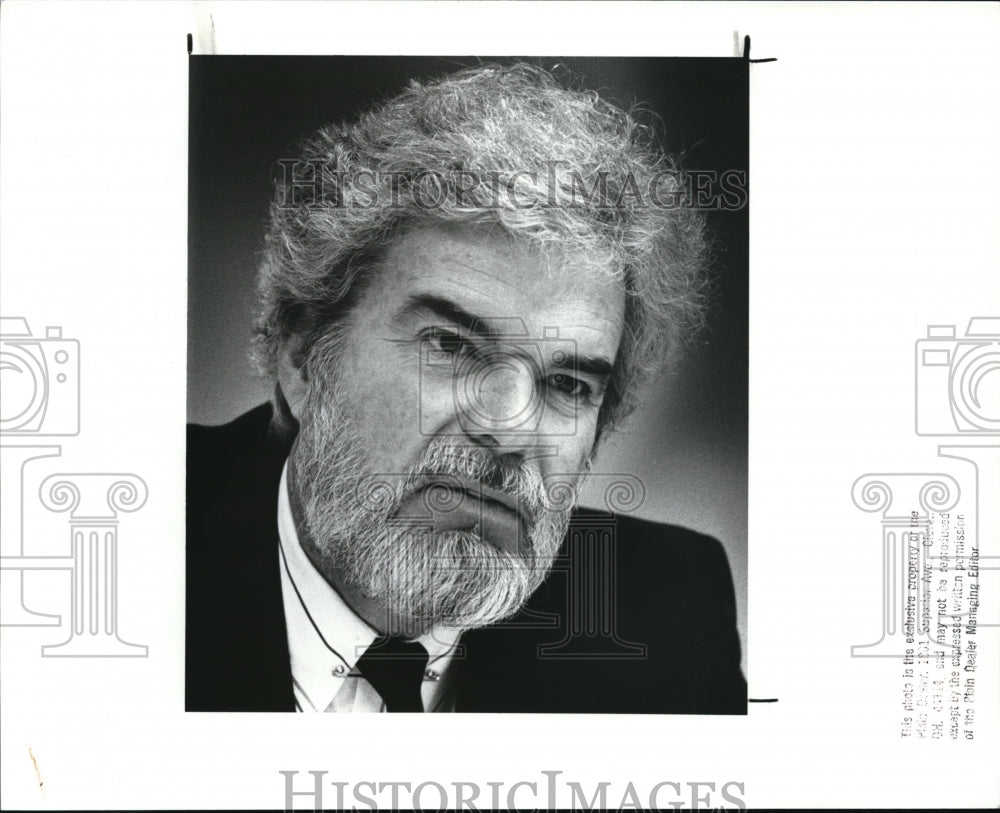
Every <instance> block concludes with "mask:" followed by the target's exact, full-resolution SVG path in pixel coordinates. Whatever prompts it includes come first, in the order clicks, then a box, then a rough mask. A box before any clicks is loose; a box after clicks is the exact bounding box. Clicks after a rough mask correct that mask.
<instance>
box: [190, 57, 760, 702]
mask: <svg viewBox="0 0 1000 813" xmlns="http://www.w3.org/2000/svg"><path fill="white" fill-rule="evenodd" d="M190 71H191V73H190V76H191V84H190V94H191V97H190V98H191V108H190V110H191V115H190V120H189V126H190V133H191V137H190V151H189V161H190V183H189V195H190V197H189V202H190V208H189V232H188V234H189V249H190V255H189V274H190V276H189V298H188V309H189V310H188V312H189V331H188V408H189V419H190V421H191V423H192V426H191V428H190V430H189V435H188V445H187V461H188V462H187V471H188V477H187V630H186V641H187V659H186V663H187V667H186V708H187V709H188V710H189V711H300V712H312V711H316V712H364V711H368V712H378V711H388V712H439V711H440V712H449V711H457V712H463V711H497V712H591V713H594V712H619V713H660V714H745V713H746V701H747V697H746V682H745V679H744V675H743V671H742V669H743V666H742V663H745V659H744V658H743V657H742V656H743V654H744V651H745V647H746V634H745V632H746V622H745V611H746V561H747V555H746V554H747V551H746V442H747V427H746V421H747V215H748V193H749V185H748V176H747V150H748V143H747V138H748V81H747V79H748V65H747V63H746V61H745V60H742V59H740V58H723V59H707V58H693V59H669V58H645V59H644V58H635V57H629V58H617V59H615V58H604V59H600V58H570V59H565V58H563V59H560V58H541V57H530V58H519V57H507V58H489V59H486V58H472V57H470V58H455V57H440V58H433V57H384V56H383V57H235V56H234V57H223V56H204V57H199V56H195V57H192V59H191V66H190ZM720 540H721V541H720ZM222 573H225V574H226V577H225V579H223V580H220V574H222ZM737 596H738V597H739V598H738V600H737ZM206 619H211V622H209V623H206ZM741 661H742V663H741ZM234 673H239V674H247V673H252V674H253V676H254V677H253V679H252V680H246V681H239V682H236V683H234V681H233V680H232V675H233V674H234ZM514 676H516V677H514Z"/></svg>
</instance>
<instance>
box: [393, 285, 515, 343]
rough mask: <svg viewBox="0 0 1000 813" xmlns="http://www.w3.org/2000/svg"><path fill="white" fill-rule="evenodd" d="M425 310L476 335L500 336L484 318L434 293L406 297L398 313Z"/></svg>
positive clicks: (415, 313) (421, 311)
mask: <svg viewBox="0 0 1000 813" xmlns="http://www.w3.org/2000/svg"><path fill="white" fill-rule="evenodd" d="M427 312H429V313H432V314H433V315H434V316H436V317H438V318H440V319H441V321H442V322H443V323H446V324H455V325H461V326H462V327H464V328H465V329H466V330H467V331H469V333H472V334H474V335H476V336H482V337H484V338H487V339H494V340H495V339H498V338H500V333H499V332H498V331H497V330H495V329H493V328H492V327H491V326H490V324H489V323H488V322H487V321H486V320H485V319H482V318H481V317H479V316H475V315H473V314H471V313H469V312H468V311H467V310H465V308H463V307H462V306H461V305H459V304H458V303H457V302H452V301H451V300H450V299H448V298H447V297H443V296H437V295H435V294H412V295H411V296H409V297H407V299H406V303H405V304H404V305H403V307H402V308H400V310H399V314H398V315H399V316H417V315H421V314H423V313H427Z"/></svg>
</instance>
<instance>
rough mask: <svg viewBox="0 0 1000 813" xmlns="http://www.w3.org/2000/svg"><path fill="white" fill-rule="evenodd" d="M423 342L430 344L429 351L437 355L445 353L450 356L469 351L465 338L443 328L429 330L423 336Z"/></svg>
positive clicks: (468, 344)
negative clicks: (431, 350)
mask: <svg viewBox="0 0 1000 813" xmlns="http://www.w3.org/2000/svg"><path fill="white" fill-rule="evenodd" d="M425 341H427V342H428V344H430V346H431V349H433V350H435V351H437V352H439V353H447V354H448V355H450V356H455V355H458V354H459V353H462V352H467V351H468V350H469V349H470V343H469V341H468V340H467V339H465V337H463V336H461V335H459V334H458V333H455V332H454V331H453V330H445V329H444V328H434V329H432V330H429V331H428V332H427V335H426V336H425Z"/></svg>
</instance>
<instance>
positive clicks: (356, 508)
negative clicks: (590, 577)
mask: <svg viewBox="0 0 1000 813" xmlns="http://www.w3.org/2000/svg"><path fill="white" fill-rule="evenodd" d="M311 384H312V386H311V387H310V395H309V396H308V397H307V399H306V402H305V404H304V407H303V416H302V421H301V428H300V431H299V435H298V437H297V439H296V443H295V447H294V450H293V454H292V459H291V463H290V465H291V469H292V471H291V474H292V479H291V483H292V488H293V489H294V490H295V495H294V497H295V498H297V502H298V505H299V507H300V512H301V516H300V517H299V518H298V519H300V521H301V523H302V524H303V525H304V527H303V528H300V532H299V536H300V539H301V541H302V544H303V547H304V548H305V549H306V551H307V553H308V554H309V555H310V559H311V560H312V561H313V563H314V564H315V565H316V567H317V569H318V570H319V571H320V572H321V573H322V574H323V576H324V577H325V578H326V579H327V581H329V582H330V583H331V584H333V585H338V584H339V585H341V586H343V587H347V588H349V589H350V590H352V591H356V592H357V593H358V594H360V595H361V596H363V597H364V598H366V599H372V600H375V601H377V602H378V603H379V604H380V605H381V606H383V607H385V608H386V612H387V614H388V617H387V618H386V619H385V622H384V625H382V626H381V627H380V628H381V629H393V628H398V627H399V626H400V625H402V626H406V627H412V626H417V627H423V628H429V627H432V626H446V627H457V628H461V629H472V628H476V627H482V626H485V625H488V624H492V623H496V622H498V621H500V620H502V619H504V618H508V617H510V616H512V615H514V614H515V613H516V612H517V611H518V610H519V609H520V608H521V607H522V606H524V604H525V603H526V602H527V600H528V598H529V597H530V596H531V594H532V593H533V592H534V591H535V590H536V589H537V588H538V587H539V585H541V583H542V582H543V581H544V580H545V578H546V576H547V575H548V573H549V572H550V570H551V569H552V565H553V563H554V561H555V558H556V555H557V553H558V551H559V547H560V545H561V543H562V539H563V537H564V535H565V533H566V529H567V527H568V525H569V519H570V514H571V512H572V507H573V504H574V502H575V492H576V489H575V488H572V489H571V491H570V494H569V496H568V498H567V493H566V485H565V477H564V478H563V482H562V483H561V484H560V485H559V487H558V489H559V491H560V493H559V495H558V499H552V498H550V496H549V495H548V494H547V492H546V489H545V486H544V484H543V482H542V478H541V475H540V474H539V473H538V472H537V471H536V470H534V469H530V468H528V467H526V466H523V465H515V464H511V463H510V462H508V461H505V460H503V459H501V458H498V457H496V456H495V455H493V454H491V453H490V452H488V451H486V450H485V449H483V448H481V447H478V446H472V445H457V444H453V443H450V442H447V441H444V440H443V439H440V438H435V439H432V440H431V442H430V443H429V444H428V447H427V449H426V450H425V452H424V454H423V456H422V459H421V460H420V461H419V462H418V463H417V464H416V465H414V466H413V467H412V468H411V469H410V470H408V471H406V472H401V473H380V472H377V471H375V470H374V469H373V468H372V467H371V465H370V463H369V461H368V458H367V455H366V454H365V450H364V445H363V443H362V441H361V439H360V438H359V437H358V435H357V432H356V431H355V430H354V428H353V426H352V423H351V420H350V416H349V415H348V414H347V413H346V411H345V409H344V405H345V401H346V399H345V398H344V397H343V395H342V394H341V393H339V392H337V389H338V388H337V387H336V385H335V383H333V382H330V381H317V377H313V380H312V382H311ZM449 477H461V478H464V479H465V480H467V481H468V480H471V481H473V482H481V483H484V484H486V485H488V486H489V487H491V488H495V489H499V490H501V491H504V492H505V493H507V494H509V495H511V496H512V497H514V498H516V499H517V501H518V504H519V506H520V507H521V509H522V513H523V515H524V516H525V517H526V518H527V520H526V523H525V528H526V533H524V536H525V537H526V538H524V539H521V540H519V544H518V546H517V551H516V552H514V553H511V552H508V551H506V550H500V549H498V548H497V547H495V546H494V545H492V544H490V543H489V542H488V541H486V540H484V539H483V538H482V536H481V534H480V533H479V530H478V527H477V528H473V529H471V530H464V529H463V530H438V531H436V530H434V529H433V528H431V527H429V526H430V522H429V520H428V521H426V522H423V523H421V522H420V521H419V520H418V521H414V520H413V519H402V518H400V517H399V516H398V513H399V509H400V506H401V504H402V503H403V501H404V500H406V499H407V498H408V497H410V496H411V495H413V494H415V493H417V492H419V491H420V490H421V488H425V486H427V484H428V481H429V480H430V481H431V482H432V485H431V486H430V487H429V488H425V490H424V491H423V493H422V497H423V498H424V503H425V505H429V506H432V507H433V506H434V504H435V503H436V502H438V503H440V502H442V501H446V500H448V499H449V495H452V496H453V494H454V492H450V491H448V490H446V489H441V490H437V489H435V488H434V486H433V482H437V483H442V482H444V483H446V482H447V481H448V479H449ZM553 495H555V490H554V491H553ZM293 499H294V498H293ZM438 507H440V505H439V506H438Z"/></svg>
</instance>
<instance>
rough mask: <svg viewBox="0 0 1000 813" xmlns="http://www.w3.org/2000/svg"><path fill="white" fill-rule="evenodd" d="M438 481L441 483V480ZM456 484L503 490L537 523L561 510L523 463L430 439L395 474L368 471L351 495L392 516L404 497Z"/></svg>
mask: <svg viewBox="0 0 1000 813" xmlns="http://www.w3.org/2000/svg"><path fill="white" fill-rule="evenodd" d="M442 481H444V482H443V483H442ZM449 481H451V482H452V483H454V484H455V485H457V486H458V487H459V488H465V487H466V485H467V484H478V485H480V486H481V487H482V489H483V496H486V497H490V496H492V494H491V493H498V494H502V495H504V496H505V497H507V498H508V499H509V500H510V501H511V502H513V503H515V504H516V505H517V506H518V508H519V509H520V510H521V511H523V513H524V516H525V517H526V518H527V519H528V521H529V522H531V523H535V522H537V521H538V520H539V519H540V518H542V516H543V515H544V514H546V513H547V512H550V511H562V510H564V509H565V506H566V503H565V500H562V499H561V500H560V501H559V503H560V504H559V505H557V504H556V502H554V501H553V500H552V499H550V496H549V494H548V491H547V489H546V487H545V482H544V480H543V478H542V475H541V473H540V472H538V471H537V470H536V469H534V468H531V467H529V466H526V465H525V464H524V463H523V462H520V461H512V460H507V459H504V458H502V457H500V456H498V455H496V454H494V453H492V452H490V451H488V450H486V449H483V448H481V447H476V446H471V445H459V444H454V443H450V442H448V441H445V440H434V441H432V442H431V444H430V445H428V447H427V448H426V449H425V450H424V452H423V454H422V455H421V457H420V459H419V460H418V461H417V462H416V463H414V464H413V465H412V466H411V467H410V468H409V469H408V470H406V471H405V472H401V473H398V474H391V473H372V474H367V475H364V476H363V477H362V478H361V480H360V481H357V480H356V481H355V483H354V493H355V499H356V500H357V501H358V503H360V504H361V505H362V506H363V507H365V508H367V509H368V510H369V511H372V512H373V513H374V514H377V515H379V516H381V517H383V518H388V517H389V516H391V515H392V514H393V513H394V512H395V511H396V510H397V509H398V508H399V506H400V504H401V503H402V502H403V501H404V500H406V499H407V498H409V497H411V496H413V495H414V494H417V493H418V492H420V491H421V490H423V489H427V488H428V487H430V488H432V489H433V487H434V486H436V485H437V486H440V485H444V486H445V487H447V486H448V485H450V483H449Z"/></svg>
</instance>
